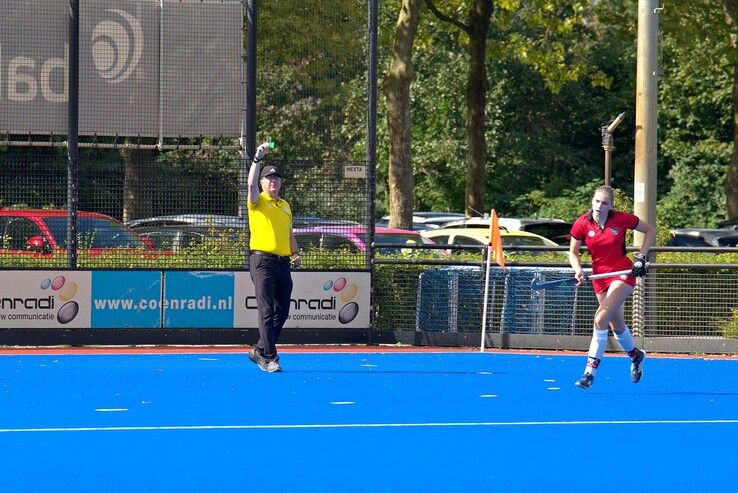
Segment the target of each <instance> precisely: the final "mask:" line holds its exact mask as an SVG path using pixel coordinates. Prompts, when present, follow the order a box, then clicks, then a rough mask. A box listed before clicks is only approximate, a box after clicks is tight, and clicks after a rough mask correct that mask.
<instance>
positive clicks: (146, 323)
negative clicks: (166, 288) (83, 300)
mask: <svg viewBox="0 0 738 493" xmlns="http://www.w3.org/2000/svg"><path fill="white" fill-rule="evenodd" d="M91 304H92V313H91V327H92V328H127V327H129V328H156V327H161V272H159V271H130V272H126V271H92V300H91Z"/></svg>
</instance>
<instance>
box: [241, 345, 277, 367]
mask: <svg viewBox="0 0 738 493" xmlns="http://www.w3.org/2000/svg"><path fill="white" fill-rule="evenodd" d="M249 359H250V360H251V361H253V362H254V363H256V364H257V365H258V366H259V368H261V369H262V370H263V371H266V372H269V373H275V372H278V371H282V367H281V366H279V356H275V358H274V359H266V358H265V357H264V356H262V355H261V353H260V352H259V350H258V349H256V347H254V348H253V349H251V351H249Z"/></svg>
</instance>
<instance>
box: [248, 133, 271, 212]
mask: <svg viewBox="0 0 738 493" xmlns="http://www.w3.org/2000/svg"><path fill="white" fill-rule="evenodd" d="M267 149H269V142H264V143H263V144H261V145H260V146H259V147H257V148H256V152H255V153H254V160H253V161H252V162H251V168H250V169H249V202H251V203H252V204H255V203H256V201H257V200H258V199H259V194H260V193H261V190H260V189H259V170H260V168H261V161H262V160H263V159H264V156H266V153H267Z"/></svg>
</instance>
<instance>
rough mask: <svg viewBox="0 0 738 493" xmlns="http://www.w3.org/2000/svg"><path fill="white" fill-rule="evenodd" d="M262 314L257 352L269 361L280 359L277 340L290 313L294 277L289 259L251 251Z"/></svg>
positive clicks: (259, 307)
mask: <svg viewBox="0 0 738 493" xmlns="http://www.w3.org/2000/svg"><path fill="white" fill-rule="evenodd" d="M249 268H250V273H251V280H252V281H253V282H254V291H255V296H256V307H257V310H258V312H259V342H257V343H256V349H257V350H258V351H259V352H260V353H261V354H262V355H263V356H264V357H265V358H267V359H274V358H275V357H276V356H277V347H276V345H277V341H278V340H279V335H280V333H281V332H282V327H283V326H284V323H285V321H286V320H287V316H288V315H289V312H290V297H291V296H292V275H291V274H290V260H289V258H288V257H279V256H276V255H271V254H266V253H263V252H258V251H252V252H251V255H250V257H249Z"/></svg>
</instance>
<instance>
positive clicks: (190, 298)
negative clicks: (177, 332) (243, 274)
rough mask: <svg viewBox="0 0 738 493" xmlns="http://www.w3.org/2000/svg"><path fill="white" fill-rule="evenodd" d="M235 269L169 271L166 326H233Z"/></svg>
mask: <svg viewBox="0 0 738 493" xmlns="http://www.w3.org/2000/svg"><path fill="white" fill-rule="evenodd" d="M233 279H234V274H233V272H189V271H182V272H179V271H177V272H166V273H165V274H164V286H165V287H164V293H165V296H164V301H163V303H162V308H163V312H162V313H163V320H164V327H165V328H216V327H222V328H229V329H231V328H233V305H234V303H233V299H234V297H233Z"/></svg>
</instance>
